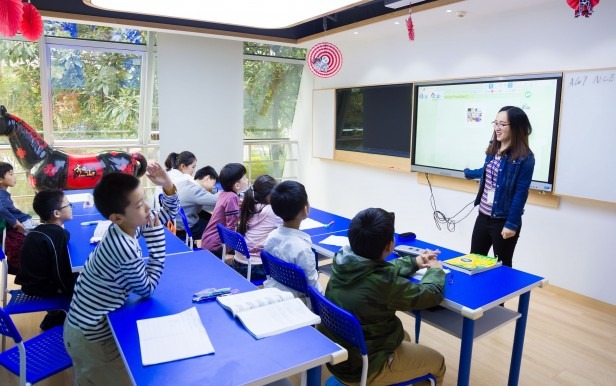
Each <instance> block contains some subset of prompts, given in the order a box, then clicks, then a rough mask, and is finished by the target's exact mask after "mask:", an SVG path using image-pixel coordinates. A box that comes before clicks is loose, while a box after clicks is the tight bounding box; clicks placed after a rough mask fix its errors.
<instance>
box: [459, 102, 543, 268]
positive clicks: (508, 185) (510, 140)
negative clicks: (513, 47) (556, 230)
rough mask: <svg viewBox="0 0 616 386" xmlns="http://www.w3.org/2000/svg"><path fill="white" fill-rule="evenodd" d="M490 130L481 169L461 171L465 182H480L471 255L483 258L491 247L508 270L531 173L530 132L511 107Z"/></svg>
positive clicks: (517, 110)
mask: <svg viewBox="0 0 616 386" xmlns="http://www.w3.org/2000/svg"><path fill="white" fill-rule="evenodd" d="M492 126H493V128H494V133H493V134H492V140H491V141H490V144H489V145H488V148H487V150H486V159H485V163H484V165H483V167H482V168H480V169H475V170H470V169H464V176H465V177H466V178H467V179H477V178H481V181H480V183H479V192H478V193H477V198H476V199H475V206H477V205H479V215H478V216H477V220H476V221H475V228H474V229H473V236H472V240H471V253H478V254H481V255H487V254H488V252H489V251H490V247H493V249H494V255H495V256H496V257H497V258H498V260H499V261H502V262H503V265H506V266H508V267H511V266H512V261H513V251H514V250H515V246H516V244H517V242H518V238H519V237H520V230H521V228H522V214H523V213H524V205H525V204H526V199H527V198H528V189H529V187H530V182H531V179H532V176H533V170H534V169H535V157H534V155H533V152H532V151H531V150H530V148H529V146H528V136H529V135H530V133H531V132H532V130H533V129H532V127H531V125H530V121H529V120H528V116H527V115H526V113H525V112H524V111H523V110H522V109H520V108H519V107H514V106H505V107H503V108H502V109H500V111H499V112H498V114H497V115H496V120H495V121H494V122H492Z"/></svg>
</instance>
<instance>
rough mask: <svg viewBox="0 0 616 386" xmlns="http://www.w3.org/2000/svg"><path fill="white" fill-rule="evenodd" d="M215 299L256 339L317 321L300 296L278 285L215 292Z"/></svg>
mask: <svg viewBox="0 0 616 386" xmlns="http://www.w3.org/2000/svg"><path fill="white" fill-rule="evenodd" d="M216 301H217V302H218V303H219V304H220V305H221V306H222V307H223V308H225V309H227V310H229V311H231V313H232V314H233V316H234V317H236V318H238V319H239V320H240V321H241V322H242V324H243V325H244V327H246V329H247V330H248V332H250V333H251V334H252V335H253V336H254V337H255V338H257V339H261V338H266V337H268V336H272V335H276V334H281V333H283V332H287V331H291V330H295V329H296V328H300V327H305V326H311V325H313V324H319V323H321V318H320V317H319V316H318V315H316V314H314V313H313V312H312V311H310V309H309V308H308V307H306V305H305V304H304V303H303V302H302V301H301V300H300V299H298V298H295V297H294V296H293V294H292V293H291V292H286V291H281V290H279V289H278V288H264V289H260V290H256V291H250V292H244V293H240V294H235V295H228V296H219V297H217V298H216Z"/></svg>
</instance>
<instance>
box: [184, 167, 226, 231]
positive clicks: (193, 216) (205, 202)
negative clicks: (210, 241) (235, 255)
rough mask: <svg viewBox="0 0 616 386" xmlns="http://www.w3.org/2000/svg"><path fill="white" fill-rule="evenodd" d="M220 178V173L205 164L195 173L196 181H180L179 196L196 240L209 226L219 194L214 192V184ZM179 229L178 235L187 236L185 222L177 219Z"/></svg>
mask: <svg viewBox="0 0 616 386" xmlns="http://www.w3.org/2000/svg"><path fill="white" fill-rule="evenodd" d="M217 180H218V173H216V170H214V168H213V167H211V166H205V167H203V168H201V169H199V170H197V172H196V173H195V179H194V181H183V182H180V183H178V184H177V185H176V186H177V188H178V196H179V198H180V205H181V206H182V208H183V209H184V213H185V214H186V218H187V219H188V225H189V226H190V232H191V233H192V236H193V239H194V240H201V236H203V231H204V230H205V227H206V226H207V224H208V222H209V220H210V218H211V217H212V215H211V213H213V212H214V207H215V206H216V202H217V201H218V194H212V193H211V191H212V189H213V188H214V184H216V181H217ZM176 222H177V226H178V231H177V233H176V235H177V236H178V237H179V238H180V239H181V238H183V237H185V236H186V234H185V232H184V224H182V223H181V221H176Z"/></svg>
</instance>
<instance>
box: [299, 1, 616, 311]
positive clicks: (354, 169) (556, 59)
mask: <svg viewBox="0 0 616 386" xmlns="http://www.w3.org/2000/svg"><path fill="white" fill-rule="evenodd" d="M472 3H477V1H474V0H470V1H466V2H463V3H461V5H459V7H464V5H466V4H472ZM493 3H498V4H501V5H503V6H508V7H512V6H515V4H514V2H504V1H494V2H493ZM495 7H497V8H498V6H495ZM501 9H502V8H501ZM429 12H433V11H429ZM434 12H444V9H440V10H434ZM481 13H483V14H481ZM422 14H424V13H417V14H415V15H414V16H413V20H414V22H415V33H416V40H415V41H414V42H409V41H408V38H407V37H406V33H405V32H406V31H405V29H404V25H403V24H402V25H401V26H397V29H396V30H395V31H394V28H392V33H391V34H387V33H386V34H382V35H376V32H375V34H372V33H371V28H370V27H366V28H364V29H362V31H361V32H360V34H359V35H353V34H352V31H349V32H345V33H340V34H337V35H333V36H330V37H328V38H327V39H326V40H327V41H329V42H332V43H334V44H336V45H337V46H338V47H339V48H340V50H341V51H342V54H343V57H344V63H343V67H342V70H341V71H340V72H339V73H338V74H337V75H336V76H334V77H332V78H328V79H320V78H314V80H313V83H314V85H313V87H314V88H315V89H322V88H335V87H349V86H356V85H371V84H384V83H396V82H412V81H420V80H430V79H445V78H460V77H481V76H490V75H505V74H520V73H533V72H554V71H563V70H575V69H590V68H603V67H615V66H616V30H615V29H614V24H613V20H614V19H615V17H616V3H615V2H608V1H604V2H601V3H600V4H599V5H598V6H597V7H596V9H595V14H594V15H592V17H591V18H589V19H583V18H580V19H574V18H573V11H572V10H571V9H570V8H569V7H568V6H567V5H566V2H564V1H560V2H555V1H546V2H545V3H543V4H541V2H538V3H536V4H535V5H534V6H532V7H530V8H526V9H522V10H520V9H516V10H510V11H493V10H492V11H488V10H484V11H483V12H476V13H474V12H469V13H468V14H467V16H466V17H465V18H463V19H456V18H455V17H454V18H451V19H449V20H448V21H446V22H444V21H441V22H439V21H436V22H435V21H434V20H437V19H438V18H434V17H432V16H434V14H432V16H430V14H429V13H428V12H426V13H425V14H426V15H425V17H423V16H422ZM400 20H402V21H403V19H400ZM386 23H390V24H392V27H393V23H392V22H391V21H388V22H386ZM315 43H316V41H314V42H310V43H309V44H307V45H306V46H307V47H311V46H312V45H313V44H315ZM308 74H309V73H308ZM308 76H310V75H308ZM304 87H305V85H303V86H302V90H301V92H302V94H301V95H302V100H303V101H305V98H308V97H309V95H308V92H307V90H305V89H304ZM597 103H602V104H604V105H605V107H606V109H613V108H614V103H615V102H614V101H597ZM299 109H300V111H298V115H297V116H296V119H297V121H296V123H295V125H294V128H295V129H296V130H299V131H300V132H298V133H296V137H297V138H298V139H299V140H300V141H302V146H301V148H302V149H303V152H302V154H301V157H302V158H301V165H302V168H303V170H302V172H301V173H300V176H302V181H303V182H304V183H305V184H306V187H307V190H308V194H309V197H310V201H311V203H312V204H313V206H315V207H319V208H321V209H325V210H329V211H332V212H336V213H339V214H341V215H345V216H347V217H352V216H353V215H355V213H356V212H357V211H359V210H361V209H364V208H366V207H371V206H373V207H383V208H386V209H387V210H390V211H394V212H396V228H397V231H414V232H415V233H417V235H418V237H419V238H421V239H422V240H426V241H430V242H433V243H435V244H440V245H443V246H447V247H448V248H451V249H455V250H459V251H468V249H469V247H470V238H471V233H472V227H473V223H474V219H475V216H476V212H473V214H471V215H470V216H469V218H467V219H466V220H465V221H463V222H462V223H460V224H458V225H457V226H456V228H455V232H449V231H447V230H446V229H443V230H440V231H439V230H437V229H436V227H435V225H434V222H433V219H432V209H431V207H430V192H429V189H428V187H427V186H426V185H420V184H418V183H417V182H416V178H417V175H416V173H398V172H392V171H387V170H383V169H377V168H369V167H361V166H356V165H351V164H345V163H340V162H335V161H325V160H319V159H316V158H312V157H311V155H310V154H309V153H310V149H311V143H312V138H311V133H310V131H311V127H312V123H311V119H312V117H311V112H312V106H311V104H310V103H301V104H300V105H299ZM599 140H600V139H599ZM584 150H585V149H581V151H580V156H583V152H584ZM588 150H592V149H588ZM605 159H606V161H608V162H613V161H610V158H608V155H606V158H605ZM479 166H480V165H478V167H479ZM585 178H601V176H595V175H593V171H592V170H589V171H588V173H587V174H586V175H584V176H580V183H584V179H585ZM557 183H558V181H556V184H557ZM433 189H434V194H435V196H436V202H437V206H438V209H439V210H441V211H442V212H444V213H445V214H446V215H449V216H451V215H453V214H455V213H456V212H457V211H458V210H459V209H461V208H462V207H463V206H464V205H466V204H467V203H468V202H470V201H471V200H473V198H474V195H473V194H469V193H463V192H459V191H453V190H447V189H441V188H433ZM615 234H616V205H615V204H608V203H601V202H593V201H589V200H582V199H577V198H569V197H562V198H561V201H560V207H559V208H557V209H551V208H546V207H542V206H535V205H530V204H527V206H526V214H525V215H524V217H523V228H522V232H521V237H520V240H519V242H518V247H517V249H516V253H515V257H514V266H515V267H517V268H519V269H522V270H524V271H528V272H531V273H534V274H537V275H541V276H544V277H546V278H548V279H549V281H550V282H551V283H552V284H554V285H557V286H560V287H563V288H566V289H569V290H572V291H575V292H578V293H581V294H584V295H587V296H590V297H593V298H596V299H599V300H602V301H605V302H608V303H611V304H614V305H616V291H614V290H613V285H612V283H613V282H614V279H613V275H614V272H616V248H615V247H614V241H613V240H614V239H613V237H615Z"/></svg>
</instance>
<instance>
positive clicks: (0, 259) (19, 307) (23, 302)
mask: <svg viewBox="0 0 616 386" xmlns="http://www.w3.org/2000/svg"><path fill="white" fill-rule="evenodd" d="M0 263H1V265H2V284H1V288H2V308H3V309H4V311H5V312H6V313H7V314H25V313H29V312H40V311H55V310H63V311H65V312H66V311H68V309H69V306H70V304H71V298H70V297H69V296H63V295H59V296H54V297H41V296H32V295H27V294H25V293H23V292H22V291H21V290H10V291H8V290H7V286H8V265H7V262H6V255H5V254H4V251H3V250H2V248H0ZM9 295H10V300H9ZM5 347H6V345H5V337H4V336H3V337H2V350H4V348H5Z"/></svg>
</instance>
